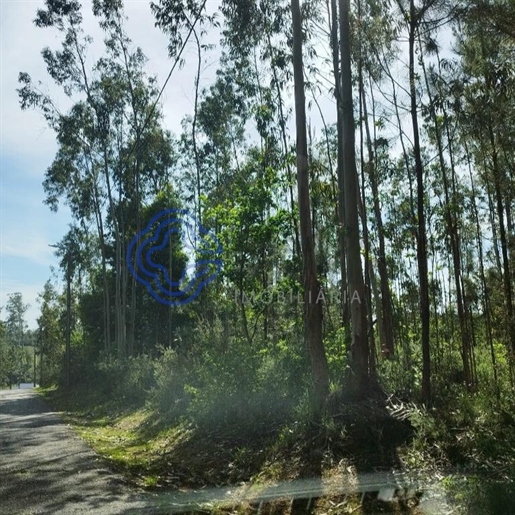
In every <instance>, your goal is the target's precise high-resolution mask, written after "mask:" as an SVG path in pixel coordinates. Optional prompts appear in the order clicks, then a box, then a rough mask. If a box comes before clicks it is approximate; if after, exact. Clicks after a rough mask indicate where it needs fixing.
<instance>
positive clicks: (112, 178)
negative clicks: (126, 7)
mask: <svg viewBox="0 0 515 515" xmlns="http://www.w3.org/2000/svg"><path fill="white" fill-rule="evenodd" d="M81 9H82V7H81V5H80V4H79V3H78V2H76V1H71V2H66V3H62V2H54V1H52V0H48V1H47V2H46V8H45V9H39V10H38V12H37V16H36V19H35V24H36V26H37V27H41V28H54V29H55V30H56V31H57V32H58V33H59V34H60V35H61V37H62V49H61V50H55V51H53V50H51V49H49V48H45V49H43V51H42V56H43V59H44V61H45V63H46V66H47V71H48V73H49V75H50V77H51V78H52V79H53V80H54V82H55V83H56V84H57V85H58V86H60V87H62V89H63V91H64V93H65V94H66V95H67V96H68V97H69V98H70V99H71V101H72V107H71V108H70V109H69V110H68V112H67V113H61V112H60V111H59V109H58V108H57V107H56V104H55V102H54V100H53V99H52V98H51V97H50V96H49V95H48V94H46V93H43V92H42V91H41V90H40V89H39V88H38V86H37V85H36V84H35V83H33V81H32V79H31V78H30V76H29V75H28V74H27V73H20V76H19V80H20V83H21V88H20V89H19V90H18V91H19V95H20V103H21V107H22V109H26V108H31V107H32V108H36V109H39V110H40V111H41V112H42V114H43V115H44V117H45V119H46V121H47V123H48V124H49V126H50V127H51V128H52V129H54V131H55V132H56V136H57V142H58V145H59V148H58V152H57V155H56V157H55V159H54V162H53V163H52V165H51V166H50V167H49V168H48V170H47V172H46V178H45V181H44V187H45V191H46V193H47V199H46V202H47V204H48V205H49V206H50V207H51V209H53V210H57V208H58V204H59V200H60V199H64V200H65V202H66V203H67V204H68V205H69V206H70V208H71V211H72V215H73V216H74V218H75V219H76V220H77V221H79V222H80V223H82V224H86V225H87V224H88V223H89V222H90V221H92V220H93V221H94V223H95V224H96V229H97V233H98V237H99V239H98V241H99V247H100V249H99V250H100V253H101V257H102V271H103V282H104V317H105V324H104V327H105V348H106V350H109V349H110V336H109V330H110V329H109V328H110V326H111V321H110V312H111V308H110V305H111V302H112V301H111V291H112V290H111V286H110V284H109V279H108V278H109V272H108V266H109V263H108V253H109V250H108V247H109V245H110V242H111V241H112V242H113V243H114V250H115V252H114V260H113V261H114V263H113V267H114V272H115V287H114V305H115V311H114V315H115V316H114V319H115V324H114V327H115V332H114V339H115V342H116V347H117V352H118V355H119V356H124V355H125V354H126V352H127V338H126V336H127V333H126V331H127V317H126V310H127V298H126V297H127V291H128V273H127V267H126V264H125V244H126V243H125V238H126V236H125V234H126V233H130V229H131V228H132V227H131V224H132V221H131V219H129V211H131V212H132V213H133V214H134V215H135V216H134V218H135V225H136V227H135V229H136V230H137V229H138V227H139V214H138V213H139V206H140V204H141V202H142V200H143V199H144V197H145V193H146V192H148V190H149V188H150V187H151V185H152V184H153V183H154V182H155V180H156V176H158V177H159V176H162V175H163V174H164V173H165V172H166V171H167V169H168V167H169V166H170V164H171V157H170V153H171V144H170V135H169V134H168V133H166V131H164V130H163V129H162V125H161V115H160V110H159V108H158V107H157V102H158V91H157V87H156V83H155V80H154V79H152V78H148V77H147V76H146V74H145V72H144V65H145V61H146V59H145V57H144V55H143V54H142V52H141V50H140V49H135V50H134V49H132V48H131V41H130V40H129V39H128V37H127V36H126V34H125V31H124V28H123V24H124V15H123V9H122V3H121V2H101V1H95V2H93V12H94V14H95V16H97V19H98V20H99V24H100V26H101V28H102V29H103V30H104V33H105V34H106V40H105V42H104V43H105V55H104V56H103V57H101V58H100V59H99V60H98V61H97V63H95V65H94V66H93V67H91V68H88V67H87V64H86V63H87V61H86V56H87V49H88V46H89V44H90V43H91V41H92V40H91V38H90V37H89V36H86V35H84V33H83V29H82V12H81ZM132 300H133V303H132V309H131V317H132V324H131V328H132V330H133V326H134V323H133V321H134V316H135V315H134V314H135V304H134V298H133V299H132ZM129 340H130V338H129ZM131 347H132V345H130V348H131ZM130 348H129V350H130Z"/></svg>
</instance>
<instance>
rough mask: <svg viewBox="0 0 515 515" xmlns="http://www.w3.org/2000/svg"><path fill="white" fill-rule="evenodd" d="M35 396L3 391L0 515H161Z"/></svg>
mask: <svg viewBox="0 0 515 515" xmlns="http://www.w3.org/2000/svg"><path fill="white" fill-rule="evenodd" d="M153 501H154V499H152V497H151V496H149V495H144V494H142V493H139V492H135V491H133V490H131V489H130V488H129V487H128V486H127V485H126V484H125V482H124V480H123V478H122V477H121V476H118V475H116V474H113V473H112V472H111V471H109V470H108V469H107V468H106V467H105V465H104V464H103V463H102V461H101V460H100V459H99V458H98V456H97V455H96V454H95V453H94V452H93V451H92V450H91V449H90V448H89V447H88V446H87V445H86V444H85V443H84V442H82V441H81V440H80V439H79V438H78V437H77V436H76V435H75V433H74V432H73V430H72V429H71V428H70V427H68V426H67V425H66V424H65V423H64V422H63V421H62V420H61V419H60V418H59V416H58V415H57V414H55V413H53V412H52V410H51V409H50V407H49V406H48V405H47V404H46V403H44V402H43V401H42V400H41V399H40V398H39V396H38V395H37V394H36V393H35V392H34V391H31V390H2V391H0V514H8V515H17V514H20V515H22V514H23V515H29V514H43V513H44V514H54V513H55V514H60V515H68V514H76V513H90V514H95V515H97V514H98V515H103V514H106V515H107V514H109V515H111V514H127V515H129V514H138V515H139V514H147V513H152V514H155V513H163V512H162V511H157V509H156V508H154V507H153V506H152V505H153V504H154V503H153Z"/></svg>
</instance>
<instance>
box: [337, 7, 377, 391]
mask: <svg viewBox="0 0 515 515" xmlns="http://www.w3.org/2000/svg"><path fill="white" fill-rule="evenodd" d="M340 55H341V73H342V83H341V86H342V87H341V96H342V129H343V130H342V132H343V169H342V170H341V172H342V173H343V181H342V182H343V186H344V192H345V239H346V243H347V249H346V250H347V282H348V288H349V297H350V298H349V302H350V312H351V323H352V340H351V369H352V372H353V377H354V381H355V387H356V390H357V393H358V394H359V395H365V394H366V393H367V391H368V389H369V382H370V381H369V347H368V339H367V313H366V304H365V285H364V282H363V270H362V265H361V248H360V242H359V216H358V195H359V194H358V174H357V170H356V148H355V133H354V111H353V105H352V72H351V48H350V23H349V0H340Z"/></svg>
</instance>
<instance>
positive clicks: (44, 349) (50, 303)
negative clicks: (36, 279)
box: [36, 280, 63, 386]
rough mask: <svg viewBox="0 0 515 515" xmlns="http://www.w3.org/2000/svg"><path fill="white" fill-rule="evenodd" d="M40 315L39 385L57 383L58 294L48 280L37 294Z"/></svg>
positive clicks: (59, 342) (59, 350)
mask: <svg viewBox="0 0 515 515" xmlns="http://www.w3.org/2000/svg"><path fill="white" fill-rule="evenodd" d="M38 297H39V302H40V304H41V306H40V313H41V314H40V316H39V317H38V319H37V324H38V327H37V330H36V331H37V332H36V342H37V349H38V355H39V381H38V383H39V384H40V385H41V386H49V385H52V384H55V383H57V381H58V379H59V375H60V369H61V361H62V354H63V348H62V347H63V345H62V342H63V334H62V330H61V327H60V324H59V318H60V315H61V313H60V306H59V302H58V294H57V291H56V289H55V287H54V285H53V284H52V283H51V281H50V280H48V281H47V282H46V283H45V286H44V287H43V291H42V292H41V293H40V294H39V296H38Z"/></svg>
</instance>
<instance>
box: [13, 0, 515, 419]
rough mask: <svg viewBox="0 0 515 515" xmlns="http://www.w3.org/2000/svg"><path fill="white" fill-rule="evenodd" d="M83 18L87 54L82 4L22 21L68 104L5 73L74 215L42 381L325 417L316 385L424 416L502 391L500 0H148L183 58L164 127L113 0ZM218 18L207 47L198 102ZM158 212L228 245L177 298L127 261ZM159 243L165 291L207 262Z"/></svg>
mask: <svg viewBox="0 0 515 515" xmlns="http://www.w3.org/2000/svg"><path fill="white" fill-rule="evenodd" d="M92 6H93V12H94V14H95V16H96V19H97V21H98V23H99V26H100V27H101V29H102V30H103V33H104V36H105V45H104V53H103V54H102V56H101V57H100V58H99V59H98V60H97V62H95V63H92V62H91V58H90V57H89V54H88V47H89V45H90V43H91V40H90V38H89V37H88V35H87V34H85V33H84V32H83V28H82V12H83V7H82V6H81V5H80V4H79V3H78V2H76V1H59V2H57V1H54V0H47V1H46V7H45V8H44V9H41V10H39V11H38V12H37V15H36V19H35V25H36V26H37V27H39V28H41V29H45V30H48V31H52V32H53V33H54V34H55V33H56V34H57V35H58V36H59V37H60V41H61V45H62V46H61V47H60V48H59V49H54V50H52V49H49V48H45V49H43V51H42V57H43V59H44V61H45V63H46V65H47V70H48V73H49V75H50V77H51V78H52V80H53V81H54V82H55V83H56V84H57V85H59V86H61V87H62V90H63V92H64V93H65V94H66V95H67V96H68V97H69V98H70V100H71V101H72V104H73V105H72V107H71V108H70V109H69V110H68V111H67V112H66V113H63V112H60V111H59V110H58V109H57V107H56V103H55V102H54V100H53V99H52V98H51V97H49V96H48V95H47V94H46V93H44V92H43V91H41V90H40V89H39V87H38V85H37V84H38V83H37V81H33V80H32V79H31V77H30V76H29V75H28V74H27V73H20V89H19V94H20V101H21V107H22V108H23V109H28V108H35V109H37V110H39V111H40V112H41V113H42V114H43V115H44V117H45V119H46V120H47V122H48V124H49V126H50V127H51V128H52V129H53V130H54V131H55V133H56V138H57V142H58V152H57V154H56V156H55V159H54V161H53V163H52V164H51V166H50V167H49V168H48V169H47V170H46V173H45V180H44V183H43V185H44V190H45V193H46V200H45V202H46V203H47V204H48V206H49V207H50V208H51V209H53V210H57V209H58V207H59V204H60V203H61V202H64V203H65V204H67V205H68V206H69V207H70V210H71V213H72V216H73V223H72V224H71V226H70V231H69V232H68V234H66V235H65V237H64V238H63V240H62V241H61V242H60V243H59V245H58V247H59V249H58V254H59V255H60V257H61V270H62V273H63V277H64V280H65V284H66V285H67V288H66V291H65V296H66V298H67V302H65V305H64V306H63V304H62V303H61V304H59V302H58V300H57V299H58V296H59V295H58V292H56V291H55V290H54V289H53V288H52V287H51V286H50V285H49V284H48V285H47V286H46V287H45V291H44V293H43V296H42V299H43V300H42V316H41V318H40V319H39V322H38V323H39V328H38V334H39V337H38V340H37V341H38V342H39V343H38V345H39V347H38V349H39V350H38V352H39V354H40V356H41V357H42V360H43V363H45V361H46V362H47V363H48V367H49V368H48V370H49V372H48V373H45V372H44V367H43V369H42V370H43V372H42V377H41V382H42V383H43V384H50V383H52V382H55V381H59V380H66V378H67V377H68V378H70V377H71V378H73V381H74V382H80V381H84V382H86V381H90V382H91V381H97V384H98V377H100V376H99V375H98V374H101V371H102V370H103V371H104V372H105V375H102V377H103V378H104V379H105V380H106V383H105V384H107V383H109V384H112V381H111V382H110V381H109V380H108V379H107V378H109V377H110V378H115V377H116V384H117V385H123V384H125V383H124V381H129V380H130V381H133V382H132V383H131V384H132V386H133V389H132V391H133V392H135V390H137V389H138V388H139V390H140V391H141V390H142V389H143V390H145V391H147V390H148V391H153V392H154V395H158V394H157V393H156V392H159V391H160V392H161V393H162V394H163V395H162V397H161V399H162V403H163V404H162V405H161V406H162V410H165V411H166V409H169V410H171V409H172V408H171V407H172V406H179V405H181V406H183V407H184V406H189V408H188V409H192V410H201V411H202V410H204V411H205V410H208V411H209V409H208V406H215V405H216V406H218V407H217V410H216V412H217V413H221V412H223V410H222V409H221V408H220V403H222V404H223V405H224V406H226V408H227V409H231V410H236V411H238V410H243V411H245V408H244V406H246V404H245V402H244V401H245V399H248V398H253V399H256V402H257V403H260V404H259V405H260V406H268V407H267V408H266V409H265V408H263V409H264V410H265V411H266V410H269V411H272V410H273V409H274V406H277V405H283V404H284V405H294V404H295V402H297V401H298V400H299V399H300V398H303V397H310V396H312V399H313V401H314V405H315V407H317V408H320V407H322V406H323V405H324V402H325V400H326V399H327V397H328V396H329V395H330V393H331V392H338V391H342V390H343V391H345V392H347V393H349V392H353V393H354V394H355V395H356V396H358V397H360V396H363V395H368V394H370V393H371V392H372V391H376V390H377V389H378V388H382V389H384V390H386V391H388V392H396V393H397V395H400V396H404V397H406V398H409V399H415V400H420V401H422V402H424V403H425V404H426V405H428V406H429V405H431V404H433V403H436V402H438V400H439V399H440V400H441V399H442V398H443V397H444V396H445V395H447V393H448V392H449V390H450V388H451V387H450V386H449V383H452V382H453V381H454V382H457V383H459V384H460V386H459V388H460V389H461V390H463V391H465V392H470V393H473V392H477V391H482V392H484V393H485V394H486V395H487V396H489V398H490V396H491V398H492V399H497V401H498V402H505V401H506V402H507V401H508V399H509V397H510V392H511V390H512V387H513V364H514V363H513V357H514V351H515V313H514V305H513V294H514V290H513V274H514V271H515V263H514V259H513V252H514V242H515V240H514V235H515V234H514V226H513V215H512V211H511V208H512V207H513V202H514V193H515V185H514V182H513V177H512V176H513V173H512V172H513V162H514V157H515V156H514V155H513V153H514V149H515V146H514V144H513V143H514V139H515V125H514V124H513V123H512V121H511V120H513V119H515V104H514V91H515V90H514V86H515V74H514V63H515V60H514V57H515V56H514V49H515V34H514V33H513V30H512V28H511V27H512V24H511V23H509V20H512V21H515V10H514V9H513V6H512V5H511V3H510V2H506V1H502V0H495V1H481V0H476V1H468V2H448V1H444V0H423V1H415V0H396V1H390V2H384V1H381V2H379V1H375V0H356V1H354V2H352V3H351V2H349V1H348V0H339V2H337V1H336V0H331V1H330V2H329V1H328V2H327V3H326V4H325V3H320V2H311V1H307V2H304V3H303V4H302V5H299V2H298V0H292V2H291V4H290V3H288V2H282V1H269V0H262V1H259V2H257V1H252V0H249V1H240V0H228V1H226V0H224V1H222V2H221V3H220V6H219V11H218V12H217V13H216V14H208V12H207V10H206V2H203V3H202V2H197V1H193V0H192V1H191V2H187V3H183V2H179V1H174V0H161V1H159V2H157V3H152V4H151V9H152V12H153V14H154V16H155V19H156V25H157V27H158V28H159V29H160V30H162V31H163V32H164V33H165V34H167V35H168V37H169V45H168V53H169V56H170V58H171V59H172V60H171V62H172V63H173V64H174V68H175V67H177V69H174V70H173V74H179V73H180V70H179V68H178V65H179V63H180V62H181V59H183V57H182V55H183V49H184V48H185V47H186V46H188V45H189V47H192V48H194V49H195V51H196V62H195V66H196V69H197V72H196V78H195V83H194V109H193V113H192V115H191V116H188V117H186V118H185V119H184V120H183V124H182V126H183V131H182V133H181V134H179V135H172V134H171V133H170V132H169V131H168V130H167V129H166V126H165V123H164V120H163V116H162V111H161V104H160V99H161V93H162V90H161V89H160V87H159V85H158V84H157V82H156V80H155V79H154V78H153V77H150V76H148V75H147V74H146V72H145V62H146V60H145V56H144V54H143V52H142V51H141V50H140V49H139V48H137V47H136V46H135V45H134V43H133V42H132V41H131V40H130V39H129V37H128V35H127V33H126V30H125V16H124V12H123V2H121V1H116V0H115V1H100V0H95V1H93V3H92ZM214 28H220V29H221V39H220V42H219V50H220V52H221V58H220V62H219V68H218V70H217V74H216V80H215V81H214V83H213V84H212V85H211V86H210V87H209V88H204V89H202V88H200V80H201V71H202V63H203V61H204V59H205V58H206V56H208V55H209V54H210V52H211V51H212V48H211V46H210V45H208V44H206V43H205V41H206V34H208V33H209V31H210V30H212V29H214ZM163 51H166V50H165V49H163ZM189 64H191V63H189ZM321 97H325V98H326V99H327V98H329V99H331V100H332V102H333V105H334V110H333V112H332V113H327V112H325V111H324V110H323V109H322V107H321V105H320V99H321ZM308 107H311V108H312V109H313V110H314V111H315V112H317V113H318V115H320V117H321V119H322V127H321V128H319V130H318V131H315V130H314V129H313V128H312V127H311V124H310V123H309V119H308V115H307V114H306V110H307V108H308ZM293 122H294V123H295V128H296V134H293V132H292V131H290V130H289V127H290V126H291V123H293ZM333 122H334V123H333ZM169 208H184V209H187V210H189V212H190V213H192V214H193V215H194V216H195V217H196V218H197V220H198V221H199V222H200V223H201V224H202V226H203V227H205V228H206V229H208V230H209V231H211V232H212V233H213V234H214V235H216V238H217V239H218V240H219V242H220V244H221V247H222V248H223V256H222V258H223V268H222V271H221V273H220V274H219V276H218V277H217V279H216V280H215V281H213V282H212V283H211V284H209V285H208V286H207V287H206V288H205V290H204V291H203V292H202V293H201V294H200V295H199V296H198V298H197V299H195V300H194V301H193V302H191V303H188V304H185V305H181V306H167V305H165V304H162V303H159V302H157V301H156V299H155V298H154V297H153V296H152V295H150V294H149V292H148V290H147V289H145V287H144V286H142V285H141V284H139V283H138V281H137V280H136V278H135V277H134V276H133V275H131V273H130V271H129V268H128V264H127V260H126V254H127V251H128V245H129V243H130V241H131V240H132V239H133V238H134V236H135V235H136V234H138V233H139V232H140V231H141V230H142V229H143V228H145V227H146V225H147V224H148V223H149V221H150V220H152V217H153V216H154V215H156V214H158V213H159V212H160V211H162V210H165V209H169ZM174 238H175V239H174ZM170 243H171V245H170V249H171V250H170V251H169V252H168V253H167V254H166V253H163V254H162V255H160V256H159V262H160V263H161V264H162V265H163V266H164V267H165V268H166V269H167V270H169V271H170V272H171V274H170V275H173V274H176V275H175V276H174V277H175V278H176V279H178V278H180V276H181V273H182V270H183V269H184V267H186V264H187V262H188V260H190V261H191V260H193V261H195V260H197V262H198V261H199V260H200V257H199V255H197V256H195V255H188V254H187V252H186V251H185V249H184V248H183V246H184V242H183V241H181V239H180V238H179V237H178V236H177V235H176V236H174V237H173V238H171V242H170ZM321 291H322V292H323V295H322V297H323V299H322V298H321V297H320V292H321ZM265 292H267V293H265ZM278 296H281V297H280V298H282V299H284V298H289V299H294V300H293V301H289V302H277V299H278ZM330 296H331V299H337V300H336V301H332V302H328V301H327V300H328V299H329V297H330ZM299 298H300V299H302V302H299V301H298V299H299ZM310 299H311V301H310ZM316 300H319V302H317V301H316ZM63 309H64V313H65V315H66V316H65V317H64V323H61V324H60V325H59V324H58V323H57V322H56V320H59V319H60V317H61V318H62V317H63ZM165 349H166V351H165ZM137 370H139V371H140V372H137ZM109 371H110V372H109ZM116 371H118V372H116ZM120 371H123V372H120ZM138 373H139V376H138ZM95 374H96V375H95ZM131 374H132V375H131ZM135 376H138V377H139V379H135ZM95 378H97V379H95ZM138 385H139V386H138ZM115 386H116V385H114V386H113V388H115ZM122 390H123V388H122ZM125 391H127V389H126V388H125ZM306 392H308V393H306ZM126 395H128V393H126ZM135 395H136V394H135ZM138 395H139V394H138ZM143 397H144V395H143ZM181 403H182V404H181ZM217 403H218V404H217ZM166 406H168V408H166V409H165V407H166Z"/></svg>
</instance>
